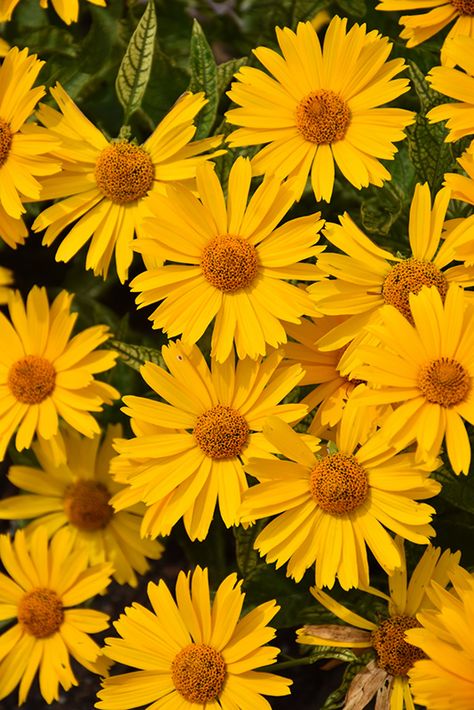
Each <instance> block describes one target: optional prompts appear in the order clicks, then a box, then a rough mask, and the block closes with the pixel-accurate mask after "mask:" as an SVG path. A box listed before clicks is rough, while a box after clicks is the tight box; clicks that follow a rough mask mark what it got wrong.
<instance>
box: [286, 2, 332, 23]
mask: <svg viewBox="0 0 474 710" xmlns="http://www.w3.org/2000/svg"><path fill="white" fill-rule="evenodd" d="M328 5H329V0H295V2H294V3H293V22H292V25H293V27H295V26H296V25H297V24H298V22H305V21H306V20H312V19H313V17H314V16H315V15H317V14H318V12H321V10H324V9H325V8H326V7H327V6H328Z"/></svg>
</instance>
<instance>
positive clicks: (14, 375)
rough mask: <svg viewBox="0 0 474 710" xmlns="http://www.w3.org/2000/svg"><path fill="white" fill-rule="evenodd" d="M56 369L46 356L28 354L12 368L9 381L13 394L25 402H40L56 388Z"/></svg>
mask: <svg viewBox="0 0 474 710" xmlns="http://www.w3.org/2000/svg"><path fill="white" fill-rule="evenodd" d="M55 382H56V370H55V369H54V367H53V365H52V364H51V363H50V362H49V360H46V359H45V358H44V357H38V356H37V355H27V356H26V357H22V358H21V360H17V361H16V362H15V363H13V365H12V366H11V368H10V372H9V373H8V378H7V383H8V386H9V388H10V391H11V393H12V395H13V396H14V397H15V399H17V400H18V401H19V402H24V403H25V404H40V402H43V400H45V399H46V398H47V397H49V395H50V394H51V393H52V392H53V390H54V385H55Z"/></svg>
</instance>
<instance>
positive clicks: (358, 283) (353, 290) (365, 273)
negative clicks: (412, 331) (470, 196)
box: [308, 183, 474, 374]
mask: <svg viewBox="0 0 474 710" xmlns="http://www.w3.org/2000/svg"><path fill="white" fill-rule="evenodd" d="M449 199H450V190H449V189H447V188H443V189H441V190H440V191H439V192H438V193H437V195H436V197H435V199H434V202H433V205H432V204H431V196H430V189H429V186H428V184H427V183H425V184H424V185H417V186H416V187H415V193H414V195H413V200H412V203H411V207H410V219H409V225H408V237H409V241H410V247H411V256H409V257H408V258H406V259H402V258H400V257H397V256H394V255H393V254H391V253H390V252H389V251H386V250H385V249H381V248H380V247H378V246H376V245H375V244H374V243H373V242H372V241H371V240H370V239H369V238H368V237H367V236H366V235H365V234H364V233H363V232H362V231H361V230H360V229H359V227H358V226H357V225H356V224H355V223H354V222H353V221H352V219H351V218H350V217H349V215H348V214H347V213H345V214H344V215H342V216H341V217H340V218H339V221H340V224H327V225H326V228H325V235H324V236H325V237H326V239H327V240H328V241H329V242H330V243H331V244H333V245H334V246H335V247H336V249H337V250H338V252H337V253H336V252H329V251H325V252H324V253H323V254H321V255H320V257H319V258H318V267H319V269H320V270H321V271H322V272H323V273H324V274H326V275H327V276H330V277H331V278H329V279H328V278H325V279H322V280H321V281H319V282H318V283H315V284H312V285H311V286H309V288H308V291H309V292H310V294H311V297H312V298H313V299H314V302H315V304H316V307H317V308H318V310H319V311H321V312H322V313H326V314H328V315H342V314H344V315H348V316H350V318H347V319H346V320H345V321H344V322H343V323H342V324H341V325H340V326H336V327H335V328H334V329H333V330H332V331H331V332H329V333H328V334H327V335H326V336H324V337H323V338H322V339H321V340H320V342H319V346H320V347H321V348H322V349H324V350H325V349H327V348H331V349H333V348H337V347H341V346H343V345H344V344H346V343H347V342H349V341H350V340H352V339H353V338H355V337H356V336H358V335H359V334H360V333H361V331H362V329H363V328H364V326H365V325H367V323H368V322H369V321H370V320H371V319H372V317H373V316H374V315H375V314H376V313H377V312H380V309H381V307H382V306H383V305H384V304H389V305H392V306H394V307H395V308H396V309H397V310H398V311H399V313H401V314H402V315H403V316H404V317H405V318H407V319H408V320H409V321H410V322H413V320H412V315H411V313H410V302H409V297H410V294H412V293H418V292H419V291H420V289H421V288H422V287H423V286H436V288H437V289H438V291H439V293H440V295H441V297H442V299H444V298H445V296H446V293H447V291H448V288H449V285H450V283H457V284H462V285H463V286H472V285H474V269H473V268H472V267H470V268H467V267H465V266H464V265H463V264H456V265H451V266H450V264H452V262H453V260H454V259H455V258H456V255H455V248H456V245H457V243H458V242H462V241H463V240H464V239H466V240H474V217H473V218H469V219H465V220H462V221H461V222H460V223H459V224H458V225H457V226H456V227H455V228H454V229H451V230H450V231H449V234H448V236H447V237H446V238H445V239H443V240H442V230H443V224H444V219H445V216H446V210H447V208H448V204H449ZM340 252H342V254H341V253H340ZM344 374H346V373H345V372H344Z"/></svg>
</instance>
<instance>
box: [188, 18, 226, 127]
mask: <svg viewBox="0 0 474 710" xmlns="http://www.w3.org/2000/svg"><path fill="white" fill-rule="evenodd" d="M189 69H190V72H191V79H190V82H189V86H188V90H189V91H192V92H193V93H195V92H197V91H203V92H204V93H205V94H206V98H207V100H208V103H207V104H206V105H205V106H204V108H203V109H202V111H201V112H200V114H199V123H198V128H197V131H196V138H205V137H206V136H208V135H209V133H210V131H211V128H212V126H213V124H214V121H215V120H216V114H217V104H218V103H219V92H218V85H217V65H216V60H215V59H214V55H213V53H212V49H211V48H210V46H209V43H208V41H207V39H206V36H205V34H204V32H203V31H202V28H201V25H200V24H199V22H198V21H197V20H194V23H193V31H192V34H191V47H190V58H189Z"/></svg>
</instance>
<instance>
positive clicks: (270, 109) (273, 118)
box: [226, 17, 413, 202]
mask: <svg viewBox="0 0 474 710" xmlns="http://www.w3.org/2000/svg"><path fill="white" fill-rule="evenodd" d="M346 27H347V20H346V19H341V18H340V17H334V18H333V19H332V20H331V23H330V24H329V27H328V29H327V31H326V35H325V39H324V45H323V48H321V45H320V42H319V39H318V36H317V34H316V32H315V30H314V28H313V27H312V25H311V23H310V22H306V23H299V24H298V27H297V30H296V33H295V32H293V31H292V30H290V29H289V28H288V27H285V28H283V29H280V28H278V27H277V28H276V33H277V39H278V43H279V45H280V49H281V52H282V54H283V57H282V56H281V55H280V54H278V53H277V52H275V51H273V50H271V49H268V48H266V47H258V48H257V49H255V50H254V54H255V56H256V57H257V59H258V60H259V61H260V62H261V64H263V66H264V67H265V68H266V69H267V70H268V71H269V72H270V74H272V75H273V78H272V77H270V76H268V75H267V74H266V73H265V72H263V71H262V70H260V69H256V68H254V67H242V68H241V69H240V70H239V72H238V73H237V74H236V79H237V80H238V81H236V82H234V83H233V84H232V87H231V90H230V91H229V92H228V95H229V97H230V98H231V99H232V101H234V102H235V103H236V104H238V106H239V108H235V109H231V110H230V111H228V112H227V114H226V118H227V120H228V121H229V123H233V124H235V125H237V126H242V128H238V129H237V130H236V131H234V132H233V133H231V134H230V136H229V142H230V145H231V146H232V147H234V146H247V145H260V144H262V143H268V145H267V146H266V147H265V148H263V149H262V150H260V151H259V152H258V153H257V155H256V156H255V157H254V158H253V160H252V167H253V170H254V173H255V174H257V175H260V174H262V173H275V174H276V175H278V176H279V177H281V178H285V177H287V176H295V177H296V179H297V180H296V184H297V195H298V196H300V195H301V194H302V192H303V190H304V188H305V185H306V182H307V179H308V175H309V174H310V173H311V184H312V188H313V191H314V194H315V197H316V199H317V200H321V199H322V200H326V201H327V202H329V201H330V199H331V195H332V191H333V185H334V163H335V162H336V163H337V166H338V168H339V169H340V171H341V173H342V174H343V175H344V177H345V178H346V179H347V180H348V181H349V182H350V183H352V184H353V185H354V186H355V187H356V188H358V189H360V188H362V187H367V185H369V183H372V184H374V185H377V186H381V185H382V184H383V181H384V180H390V173H389V172H388V170H387V169H386V168H385V167H384V166H383V165H382V163H381V162H380V161H379V158H382V159H384V160H391V159H393V157H394V155H395V152H396V148H395V146H394V145H393V143H394V141H399V140H402V139H403V138H404V137H405V134H404V132H403V129H404V128H405V126H407V125H408V124H410V123H412V122H413V113H412V112H411V111H405V110H403V109H396V108H378V107H379V106H380V105H381V104H385V103H388V102H389V101H392V100H393V99H396V98H397V97H398V96H400V95H401V94H403V93H404V92H405V91H408V80H407V79H395V80H393V81H392V79H393V77H394V76H396V75H397V74H399V73H400V72H401V71H403V70H404V69H405V68H406V65H405V64H404V61H403V59H392V60H391V61H389V62H387V61H386V60H387V57H388V55H389V54H390V50H391V46H392V45H391V44H390V43H389V42H388V40H387V39H386V38H385V37H382V36H381V35H380V34H379V33H378V32H376V31H372V32H366V26H365V25H362V26H360V25H354V26H353V27H352V28H351V29H350V30H349V31H348V32H346Z"/></svg>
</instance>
